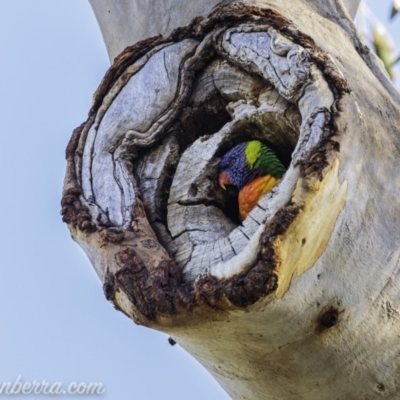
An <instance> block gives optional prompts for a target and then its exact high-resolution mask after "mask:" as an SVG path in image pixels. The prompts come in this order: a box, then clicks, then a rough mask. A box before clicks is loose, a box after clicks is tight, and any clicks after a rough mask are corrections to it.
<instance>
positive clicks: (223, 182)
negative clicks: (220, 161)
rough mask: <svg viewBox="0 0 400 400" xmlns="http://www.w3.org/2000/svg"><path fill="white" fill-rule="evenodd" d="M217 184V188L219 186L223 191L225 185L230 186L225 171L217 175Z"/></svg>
mask: <svg viewBox="0 0 400 400" xmlns="http://www.w3.org/2000/svg"><path fill="white" fill-rule="evenodd" d="M218 183H219V186H221V187H222V189H224V190H226V187H225V186H226V185H230V184H231V180H230V179H229V175H228V173H227V172H226V171H221V172H220V173H219V176H218Z"/></svg>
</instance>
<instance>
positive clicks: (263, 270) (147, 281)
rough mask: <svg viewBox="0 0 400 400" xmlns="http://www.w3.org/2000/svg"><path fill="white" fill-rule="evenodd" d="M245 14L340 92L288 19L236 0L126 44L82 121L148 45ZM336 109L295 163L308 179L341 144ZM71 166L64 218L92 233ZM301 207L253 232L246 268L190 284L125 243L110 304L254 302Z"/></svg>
mask: <svg viewBox="0 0 400 400" xmlns="http://www.w3.org/2000/svg"><path fill="white" fill-rule="evenodd" d="M244 21H246V22H254V23H258V24H260V23H262V24H263V25H265V24H267V25H270V26H272V27H273V28H275V29H277V30H278V31H280V33H281V34H283V35H284V36H286V37H287V38H288V39H289V40H291V41H292V42H294V43H297V44H300V45H301V46H303V47H304V48H306V49H308V50H309V52H310V57H311V59H312V60H313V61H314V62H315V63H316V64H317V66H318V67H319V68H320V70H321V71H322V73H323V75H324V77H325V78H326V80H327V81H328V83H329V85H330V87H331V90H332V91H333V93H334V96H335V98H336V104H337V105H338V104H339V101H340V99H341V98H342V97H343V96H344V94H345V93H348V92H349V88H348V86H347V83H346V81H345V79H344V78H343V77H342V76H341V75H340V73H339V71H338V70H337V69H336V67H335V66H334V64H333V62H332V60H331V58H330V57H329V56H328V55H327V54H326V53H324V52H323V51H322V50H321V49H320V48H319V47H318V46H317V45H316V44H315V42H314V41H313V40H312V39H311V38H310V37H309V36H307V35H305V34H303V33H301V32H299V31H298V29H297V28H296V27H294V26H293V25H292V24H291V22H290V21H288V20H287V19H285V18H284V17H282V16H281V15H279V14H278V13H276V12H275V11H273V10H270V9H261V8H258V7H254V6H245V5H243V4H240V3H235V4H232V5H228V6H223V7H221V8H219V9H217V10H216V11H215V12H214V13H212V14H211V15H210V16H209V17H208V18H197V19H195V20H194V21H193V22H192V23H191V24H190V25H189V26H188V27H185V28H178V29H176V30H175V31H174V32H173V33H172V34H171V35H170V36H169V37H168V38H161V37H155V38H150V39H147V40H144V41H142V42H139V43H137V44H136V45H134V46H131V47H128V48H127V49H126V50H125V51H124V52H123V53H122V54H121V55H120V56H118V57H117V58H116V60H115V63H114V64H113V66H112V67H111V68H110V69H109V70H108V72H107V74H106V76H105V77H104V79H103V81H102V83H101V84H100V87H99V89H98V90H97V92H96V93H95V96H94V101H93V106H92V108H91V110H90V113H89V120H88V122H87V124H88V123H89V122H90V119H91V117H92V116H93V115H94V114H95V113H96V112H97V110H98V109H99V107H100V105H101V102H102V99H103V97H104V96H105V95H106V93H107V92H108V90H109V89H110V88H111V87H112V85H113V83H114V82H115V81H116V80H117V79H118V77H119V76H120V75H121V74H122V73H123V71H124V69H125V68H126V66H127V65H129V64H131V63H132V62H134V61H135V60H137V59H138V58H139V57H140V56H142V55H144V54H145V53H146V52H147V51H149V50H150V49H152V48H154V47H155V46H158V45H160V44H163V43H166V42H171V41H172V42H174V41H179V40H183V39H187V38H195V39H198V38H202V37H203V36H205V34H207V33H208V32H209V31H210V30H211V29H216V27H217V26H220V25H221V27H222V26H223V27H225V28H226V27H230V26H232V25H234V24H237V23H240V22H244ZM336 108H337V110H334V115H332V118H331V119H330V122H329V124H328V125H327V126H326V127H325V129H326V135H324V139H323V140H322V141H321V142H320V143H319V144H318V145H317V146H316V148H315V149H314V151H313V152H312V153H311V154H310V156H309V157H308V159H307V160H306V161H305V162H304V163H303V165H302V167H301V170H302V174H303V176H305V177H308V178H309V177H310V175H312V176H313V178H314V179H319V180H321V179H323V176H324V172H325V171H326V169H327V168H329V165H330V161H331V159H332V156H333V154H335V153H336V152H338V151H339V150H340V147H339V143H338V142H337V141H336V140H334V137H335V136H338V135H339V134H340V133H342V132H343V131H342V130H341V129H340V128H339V124H337V123H336V122H335V121H336V119H337V117H339V116H340V107H336ZM84 127H85V124H83V125H82V126H81V127H79V128H77V129H76V130H75V131H74V135H73V137H72V138H71V141H70V144H69V146H68V149H67V161H68V164H69V165H70V163H71V162H73V160H74V157H75V151H76V149H77V147H78V143H79V136H80V135H81V134H83V131H84ZM74 168H75V167H74ZM74 168H69V169H68V174H67V181H68V184H66V189H65V190H64V194H63V200H62V205H63V210H62V214H63V219H64V221H65V222H67V223H69V224H70V225H72V226H73V227H77V228H78V229H80V230H82V231H85V232H88V233H89V232H93V231H94V230H95V227H94V226H93V225H94V223H93V222H91V221H90V220H88V219H87V216H88V213H87V210H86V209H85V208H84V207H82V205H81V204H78V202H79V196H80V188H79V185H78V183H77V180H76V175H75V176H74V174H75V173H76V171H75V169H74ZM300 210H301V207H300V206H299V205H296V204H295V203H293V202H289V203H288V204H287V205H286V206H285V207H283V208H282V209H281V210H280V211H279V212H278V213H277V214H276V215H275V216H274V217H273V218H272V219H271V220H270V221H269V222H268V223H267V225H266V229H265V231H264V232H263V233H262V235H261V238H260V250H259V252H258V254H257V258H256V261H255V262H254V263H253V264H252V265H250V266H249V267H248V268H247V269H246V271H243V272H242V273H240V274H237V275H235V276H233V277H232V278H229V279H217V278H216V277H213V276H212V275H210V274H204V275H202V276H200V277H198V278H197V279H196V281H195V282H194V284H193V286H188V285H187V284H186V283H185V282H184V280H183V277H182V272H181V270H180V269H179V268H178V267H177V265H176V264H175V263H174V261H173V260H171V259H169V260H163V261H161V262H160V263H159V264H158V266H157V267H156V268H155V269H154V270H153V271H149V270H148V268H147V267H146V265H145V263H144V262H143V260H141V259H140V257H139V256H138V254H137V252H136V251H135V250H134V249H133V248H132V247H125V248H124V249H123V250H121V251H119V252H117V253H116V255H115V261H116V264H117V265H118V267H119V270H118V272H117V273H116V274H115V279H114V278H112V277H110V276H108V277H107V278H106V283H105V286H104V289H105V294H106V297H107V298H108V299H109V300H111V301H113V302H114V303H115V293H116V292H117V291H119V290H122V291H123V292H124V293H125V294H126V295H127V296H128V298H129V300H130V301H131V303H132V304H133V305H134V307H135V308H136V309H137V311H139V313H140V314H141V315H143V316H144V317H145V318H146V319H147V320H148V321H155V320H157V319H159V318H160V317H162V316H173V315H176V314H178V313H179V312H182V311H183V310H185V311H193V310H194V308H196V307H198V306H200V305H206V306H209V307H211V308H213V309H217V310H218V309H219V310H225V309H227V308H232V306H233V308H244V307H247V306H249V305H251V304H254V303H255V302H257V301H259V300H260V299H261V298H262V297H265V296H267V295H269V294H271V293H273V292H274V290H275V289H276V287H277V276H276V275H275V274H274V268H275V265H276V262H275V259H274V250H273V249H272V246H271V244H272V243H273V241H274V239H275V238H276V237H277V236H278V235H280V234H282V233H283V232H285V230H286V229H287V228H288V227H289V225H290V224H291V222H292V221H293V220H294V219H295V218H296V216H297V215H298V213H299V212H300ZM92 224H93V225H92ZM110 233H112V232H110ZM104 238H105V239H106V240H109V241H110V242H114V243H115V242H122V241H123V240H124V238H125V235H124V234H122V236H121V237H120V238H119V239H118V238H117V239H118V240H116V241H115V240H112V238H111V237H109V235H108V233H106V236H104Z"/></svg>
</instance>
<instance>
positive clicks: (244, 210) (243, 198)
mask: <svg viewBox="0 0 400 400" xmlns="http://www.w3.org/2000/svg"><path fill="white" fill-rule="evenodd" d="M278 182H279V179H278V178H274V177H273V176H271V175H264V176H259V177H258V178H255V179H253V180H252V181H251V182H250V183H248V184H247V185H246V186H244V187H243V188H242V190H241V191H240V192H239V217H240V219H241V220H242V221H243V220H244V219H245V218H246V217H247V215H248V214H249V212H250V211H251V210H252V209H253V208H254V206H255V205H256V204H257V203H258V200H259V199H260V197H262V196H263V195H264V194H265V193H268V192H270V191H271V189H272V188H273V187H274V186H275V185H276V184H277V183H278Z"/></svg>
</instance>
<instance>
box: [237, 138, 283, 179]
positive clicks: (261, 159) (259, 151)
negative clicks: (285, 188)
mask: <svg viewBox="0 0 400 400" xmlns="http://www.w3.org/2000/svg"><path fill="white" fill-rule="evenodd" d="M245 155H246V162H247V164H248V166H249V168H250V170H252V171H257V172H258V173H259V174H260V175H271V176H273V177H276V178H281V177H282V175H283V174H284V173H285V171H286V169H285V167H284V166H283V165H282V163H281V162H280V161H279V159H278V157H277V156H276V155H275V153H273V151H272V150H271V149H270V148H269V147H267V146H266V145H265V144H263V143H261V142H260V141H259V140H252V141H250V142H248V143H247V146H246V149H245Z"/></svg>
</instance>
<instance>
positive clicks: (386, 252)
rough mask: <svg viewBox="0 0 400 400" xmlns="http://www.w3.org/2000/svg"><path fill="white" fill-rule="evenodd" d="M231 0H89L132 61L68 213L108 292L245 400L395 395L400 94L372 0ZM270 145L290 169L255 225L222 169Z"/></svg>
mask: <svg viewBox="0 0 400 400" xmlns="http://www.w3.org/2000/svg"><path fill="white" fill-rule="evenodd" d="M218 3H219V1H216V0H214V1H213V0H197V1H188V0H164V1H159V2H156V1H149V0H118V1H115V0H102V1H97V0H91V4H92V7H93V9H94V12H95V14H96V17H97V19H98V21H99V24H100V27H101V30H102V33H103V37H104V40H105V43H106V45H107V49H108V52H109V55H110V59H114V58H115V59H114V61H113V64H112V66H111V67H110V69H109V71H108V72H107V74H106V76H105V77H104V79H103V81H102V83H101V84H100V87H99V89H98V90H97V92H96V94H95V96H94V100H93V106H92V108H91V110H90V112H89V117H88V120H87V121H86V122H85V123H83V124H82V125H81V126H80V127H79V128H77V129H76V130H75V131H74V133H73V136H72V138H71V141H70V143H69V145H68V148H67V161H68V166H67V174H66V178H65V185H64V193H63V200H62V206H63V209H62V213H63V218H64V221H65V222H67V223H68V226H69V229H70V231H71V234H72V237H73V239H74V240H75V241H77V242H78V243H79V244H80V245H81V246H82V248H83V249H84V250H85V252H86V253H87V255H88V257H89V258H90V260H91V262H92V264H93V266H94V268H95V269H96V271H97V273H98V275H99V277H100V279H101V280H102V282H103V283H104V292H105V295H106V297H107V299H108V300H109V301H111V302H112V303H113V304H114V305H115V307H116V308H117V309H118V310H120V311H122V312H123V313H125V314H126V315H127V316H128V317H129V318H131V319H132V320H133V321H135V322H136V323H138V324H142V325H144V326H147V327H150V328H153V329H157V330H160V331H163V332H166V333H168V334H169V335H170V336H171V337H172V338H173V340H174V341H176V342H177V343H179V344H180V345H181V346H182V347H183V348H185V349H186V350H187V351H188V352H189V353H190V354H192V355H193V356H194V357H195V358H197V359H198V360H199V361H200V362H201V363H202V364H203V365H204V366H205V367H206V368H207V369H208V370H209V371H210V372H211V374H212V375H213V376H214V377H215V378H216V379H217V381H218V382H219V383H220V384H221V385H222V386H223V387H224V389H225V390H226V391H227V393H229V395H230V396H231V397H232V398H233V399H252V400H254V399H296V400H297V399H310V400H313V399H315V400H324V399H326V400H332V399H346V400H348V399H376V398H380V397H383V398H388V399H397V398H398V392H399V390H400V357H399V352H400V339H399V336H400V304H399V300H400V291H399V289H398V288H399V287H400V282H399V280H400V273H399V272H400V261H399V260H400V246H399V242H400V228H399V226H400V202H399V200H398V199H399V195H400V174H399V173H398V166H399V161H398V160H399V157H400V127H399V121H400V96H399V93H398V92H397V91H396V89H395V88H394V87H393V86H392V84H391V82H390V81H389V79H388V78H387V76H386V74H385V72H384V71H383V69H382V67H381V64H380V62H379V61H378V60H377V59H376V58H375V56H374V55H373V54H372V53H371V52H370V50H369V49H368V47H366V45H365V43H363V40H362V39H361V38H360V37H359V35H358V33H357V31H356V28H355V26H354V24H353V22H352V17H354V14H355V12H356V9H357V6H358V1H351V0H349V1H347V2H344V3H342V2H341V1H339V0H337V1H330V2H320V1H315V0H314V1H313V0H308V1H307V0H296V1H295V0H292V1H285V2H283V1H280V0H244V1H240V2H231V1H223V2H221V3H219V4H218ZM121 51H122V53H120V52H121ZM252 139H258V140H261V141H263V142H264V143H266V144H268V145H269V146H270V147H271V148H272V149H273V150H274V151H275V152H276V154H277V155H278V156H279V158H280V159H281V160H282V162H283V163H284V164H285V166H286V167H287V172H286V173H285V175H284V176H283V178H282V179H281V181H280V182H279V184H278V185H277V186H276V187H275V188H274V189H273V190H272V192H270V193H268V194H266V195H265V196H264V197H263V198H262V199H261V200H260V201H259V203H258V204H257V206H256V207H255V208H254V209H253V210H252V211H251V213H250V214H249V216H248V217H247V218H246V219H245V220H244V221H243V222H240V221H239V220H238V218H237V204H236V203H235V202H237V200H236V194H235V193H234V192H232V191H224V190H222V188H220V187H219V185H218V179H217V177H218V163H219V160H220V159H221V157H222V155H223V154H224V153H225V152H226V151H227V150H229V149H230V148H232V147H233V146H234V145H236V144H237V143H240V142H243V141H247V140H252Z"/></svg>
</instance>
